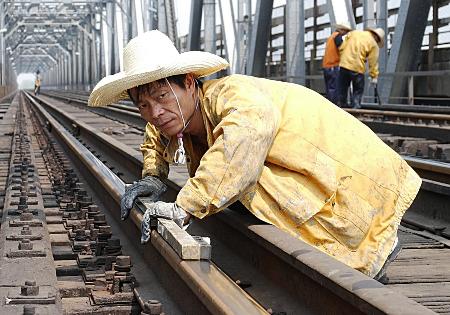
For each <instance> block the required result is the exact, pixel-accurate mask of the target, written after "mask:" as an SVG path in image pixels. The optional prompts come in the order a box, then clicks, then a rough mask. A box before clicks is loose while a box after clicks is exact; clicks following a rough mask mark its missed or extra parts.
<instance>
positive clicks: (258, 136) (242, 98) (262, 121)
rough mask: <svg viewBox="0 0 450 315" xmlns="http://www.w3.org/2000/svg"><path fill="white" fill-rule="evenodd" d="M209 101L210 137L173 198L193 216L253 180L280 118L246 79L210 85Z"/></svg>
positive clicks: (220, 204)
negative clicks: (191, 170)
mask: <svg viewBox="0 0 450 315" xmlns="http://www.w3.org/2000/svg"><path fill="white" fill-rule="evenodd" d="M210 106H211V108H212V112H213V113H212V117H213V120H215V119H216V120H217V121H216V122H215V123H214V125H216V123H217V125H216V127H215V128H214V130H213V139H215V140H214V143H213V144H212V146H210V148H209V149H208V151H207V152H206V153H205V154H204V156H203V157H202V159H201V161H200V165H199V167H198V169H197V171H196V173H195V176H194V177H192V178H190V179H189V180H188V181H187V183H186V185H185V186H184V187H183V188H182V189H181V190H180V192H179V194H178V197H177V201H176V202H177V204H178V205H179V206H180V207H182V208H183V209H184V210H186V211H187V212H189V213H191V214H193V215H194V216H196V217H198V218H203V217H205V216H207V215H210V214H213V213H216V212H218V211H220V210H222V209H224V208H225V207H227V206H228V205H230V204H231V203H233V202H235V201H236V200H238V199H239V198H240V197H241V196H242V195H243V194H244V193H245V192H246V190H247V189H248V188H250V187H252V186H253V185H255V184H256V182H257V180H258V179H259V177H260V175H261V172H262V169H263V166H264V161H265V159H266V157H267V153H268V151H269V149H270V147H271V145H272V142H273V140H274V138H275V134H276V132H277V129H278V125H279V120H280V113H279V110H278V108H277V107H275V106H274V105H273V104H272V101H271V99H270V97H269V96H264V92H263V91H261V90H259V89H258V88H257V87H255V86H253V85H251V84H248V83H242V82H239V84H236V83H235V84H231V85H228V84H227V83H225V84H224V85H223V86H221V87H216V89H215V91H214V92H213V95H212V97H211V100H210Z"/></svg>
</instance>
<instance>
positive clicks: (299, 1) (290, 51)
mask: <svg viewBox="0 0 450 315" xmlns="http://www.w3.org/2000/svg"><path fill="white" fill-rule="evenodd" d="M285 13H286V25H289V26H288V27H285V34H286V76H287V81H289V82H295V83H299V84H305V49H304V47H305V4H304V1H303V0H291V1H288V2H287V3H286V11H285Z"/></svg>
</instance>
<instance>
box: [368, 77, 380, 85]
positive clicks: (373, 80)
mask: <svg viewBox="0 0 450 315" xmlns="http://www.w3.org/2000/svg"><path fill="white" fill-rule="evenodd" d="M370 83H371V84H373V85H376V84H377V83H378V78H372V77H370Z"/></svg>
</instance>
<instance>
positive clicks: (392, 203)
mask: <svg viewBox="0 0 450 315" xmlns="http://www.w3.org/2000/svg"><path fill="white" fill-rule="evenodd" d="M123 61H124V70H123V71H122V72H120V73H117V74H114V75H109V76H107V77H105V78H103V79H102V80H101V81H100V82H99V83H98V84H97V85H96V86H95V88H94V90H93V91H92V93H91V95H90V97H89V105H90V106H105V105H108V104H111V103H113V102H117V101H119V100H121V99H127V98H130V99H131V100H132V101H133V103H134V104H135V105H136V106H137V108H138V109H139V112H140V114H141V116H142V118H144V119H145V120H146V121H147V122H148V123H147V126H146V131H145V135H144V143H143V144H142V145H141V151H142V154H143V170H142V179H140V180H139V181H137V182H135V183H134V184H132V185H131V186H129V187H128V188H127V189H126V190H125V193H124V195H123V196H122V200H121V216H122V219H126V218H127V217H128V216H129V213H130V211H131V208H132V207H133V202H134V201H135V199H136V198H137V197H139V196H149V197H150V198H152V199H153V200H154V201H155V202H154V203H152V204H150V205H149V207H148V208H147V211H146V212H145V214H144V217H143V221H142V227H141V233H142V237H141V241H142V242H144V243H145V242H147V241H148V240H149V238H150V218H151V217H165V218H170V219H173V220H174V222H176V223H177V224H178V225H179V226H184V225H186V224H187V223H188V222H189V220H190V218H191V216H193V217H196V218H199V219H202V218H205V217H207V216H209V215H213V214H215V213H218V212H219V211H221V210H223V209H225V208H226V207H228V206H229V205H231V204H232V203H234V202H236V201H240V202H241V203H242V204H243V205H244V206H245V207H246V208H247V209H248V210H249V211H250V212H251V213H252V214H253V215H255V216H256V217H257V218H259V219H260V220H262V221H264V222H268V223H270V224H273V225H275V226H277V227H278V228H280V229H281V230H283V231H285V232H287V233H288V234H290V235H292V236H294V237H297V238H300V239H301V240H303V241H305V242H306V243H308V244H310V245H311V246H314V247H316V248H318V249H319V250H321V251H323V252H325V253H327V254H329V255H331V256H333V257H335V258H336V259H338V260H340V261H341V262H343V263H345V264H347V265H349V266H351V267H353V268H356V269H358V270H360V271H361V272H364V273H365V274H367V275H369V276H371V277H374V276H375V275H377V273H379V272H380V270H382V267H383V266H384V264H385V262H386V261H389V259H388V255H390V253H392V252H393V248H395V244H396V241H397V229H398V225H399V224H400V219H401V218H402V216H403V214H404V213H405V211H406V210H407V209H408V207H409V206H410V204H411V203H412V201H413V200H414V197H415V196H416V194H417V192H418V190H419V187H420V184H421V179H420V177H419V176H418V175H417V174H416V173H415V172H414V171H413V169H412V168H411V167H409V166H408V164H407V163H406V162H405V161H404V160H403V159H402V158H401V157H400V156H399V155H398V154H397V153H395V152H394V151H393V150H392V149H390V148H389V147H388V146H387V145H386V144H384V143H383V142H382V141H381V140H380V138H378V137H377V135H375V134H374V133H373V132H372V131H371V130H370V129H369V128H368V127H366V126H365V125H364V124H363V123H361V122H360V121H358V119H356V118H354V117H353V116H351V115H349V114H347V113H346V112H345V111H343V110H342V109H340V108H339V107H337V106H335V105H334V104H332V103H331V102H329V101H328V100H327V99H326V98H324V97H322V96H321V95H320V94H318V93H316V92H314V91H312V90H309V89H308V88H305V87H303V86H300V85H297V84H292V83H286V82H281V81H272V80H267V79H262V78H256V77H251V76H245V75H230V76H226V77H223V78H220V79H217V80H207V81H205V82H203V83H202V82H200V81H198V78H200V77H204V76H208V75H211V74H213V73H216V72H218V71H220V70H222V69H225V68H226V67H227V66H228V62H227V61H226V60H224V59H222V58H220V57H218V56H216V55H213V54H210V53H207V52H202V51H189V52H185V53H182V54H180V53H179V52H178V51H177V49H176V48H175V46H174V45H173V43H172V42H171V40H170V39H169V38H168V37H167V36H166V35H164V34H163V33H161V32H159V31H156V30H154V31H150V32H146V33H143V34H141V35H139V36H137V37H136V38H134V39H132V40H131V41H130V42H129V43H128V45H127V46H126V48H125V49H124V56H123ZM184 162H186V164H187V168H188V171H189V175H190V178H189V180H188V181H187V182H186V184H185V185H184V186H183V187H182V188H181V190H180V192H179V193H178V196H177V198H176V201H175V202H162V201H158V200H160V197H161V194H162V193H163V192H164V191H165V189H166V186H165V184H164V183H163V181H162V179H166V178H167V176H168V172H169V164H171V163H181V164H184Z"/></svg>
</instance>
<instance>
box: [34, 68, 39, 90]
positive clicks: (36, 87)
mask: <svg viewBox="0 0 450 315" xmlns="http://www.w3.org/2000/svg"><path fill="white" fill-rule="evenodd" d="M40 93H41V75H40V71H39V70H37V71H36V78H35V80H34V95H39V94H40Z"/></svg>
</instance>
